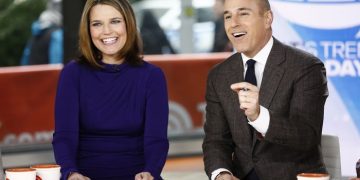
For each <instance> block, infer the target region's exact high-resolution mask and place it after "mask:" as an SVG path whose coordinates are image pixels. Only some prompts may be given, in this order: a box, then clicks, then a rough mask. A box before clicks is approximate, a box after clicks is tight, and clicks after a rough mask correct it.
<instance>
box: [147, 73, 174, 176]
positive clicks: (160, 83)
mask: <svg viewBox="0 0 360 180" xmlns="http://www.w3.org/2000/svg"><path fill="white" fill-rule="evenodd" d="M146 89H147V92H146V109H145V129H144V154H145V169H144V171H145V172H150V173H151V175H152V176H154V178H155V179H161V177H160V174H161V171H162V169H163V167H164V164H165V161H166V157H167V153H168V149H169V141H168V139H167V126H168V117H169V104H168V95H167V87H166V80H165V76H164V74H163V72H162V71H161V69H160V68H153V69H152V70H151V72H150V76H149V79H148V81H147V84H146Z"/></svg>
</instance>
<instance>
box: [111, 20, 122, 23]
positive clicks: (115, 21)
mask: <svg viewBox="0 0 360 180" xmlns="http://www.w3.org/2000/svg"><path fill="white" fill-rule="evenodd" d="M120 22H121V21H120V20H113V21H111V23H112V24H118V23H120Z"/></svg>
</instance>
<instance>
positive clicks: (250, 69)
mask: <svg viewBox="0 0 360 180" xmlns="http://www.w3.org/2000/svg"><path fill="white" fill-rule="evenodd" d="M255 63H256V61H254V60H253V59H249V60H248V61H247V62H246V64H247V70H246V74H245V81H246V82H248V83H251V84H253V85H255V86H256V85H257V83H256V76H255Z"/></svg>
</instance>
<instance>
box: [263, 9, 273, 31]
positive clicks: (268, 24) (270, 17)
mask: <svg viewBox="0 0 360 180" xmlns="http://www.w3.org/2000/svg"><path fill="white" fill-rule="evenodd" d="M264 16H265V26H266V28H271V24H272V22H273V19H274V16H273V12H272V11H271V10H268V11H266V12H265V14H264Z"/></svg>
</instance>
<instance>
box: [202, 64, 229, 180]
mask: <svg viewBox="0 0 360 180" xmlns="http://www.w3.org/2000/svg"><path fill="white" fill-rule="evenodd" d="M216 76H217V75H216V71H214V70H213V71H211V72H210V73H209V76H208V80H207V86H206V95H205V99H206V122H205V125H204V131H205V137H204V142H203V145H202V148H203V153H204V164H205V171H206V173H207V175H208V176H209V177H211V173H212V172H213V171H214V170H216V169H219V168H225V169H228V170H230V171H231V170H232V154H233V152H234V143H233V141H232V135H231V132H230V128H229V125H228V123H227V120H226V117H225V112H224V109H223V107H222V104H221V102H220V99H219V96H218V93H217V92H216V87H215V84H216ZM229 88H230V87H229Z"/></svg>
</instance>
